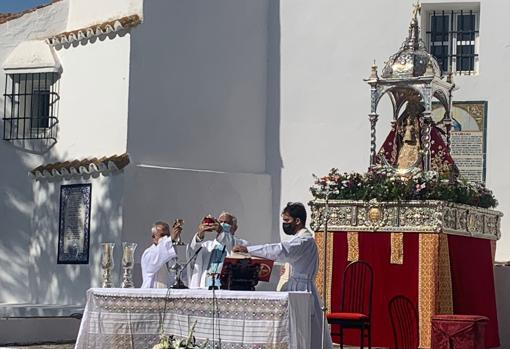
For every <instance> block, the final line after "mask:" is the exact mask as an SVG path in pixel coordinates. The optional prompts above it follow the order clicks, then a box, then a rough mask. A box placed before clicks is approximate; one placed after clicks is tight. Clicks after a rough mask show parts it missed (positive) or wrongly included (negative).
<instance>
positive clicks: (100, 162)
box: [30, 153, 130, 179]
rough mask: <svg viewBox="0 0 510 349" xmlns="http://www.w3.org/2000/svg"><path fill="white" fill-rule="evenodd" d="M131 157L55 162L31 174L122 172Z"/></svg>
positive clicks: (55, 175)
mask: <svg viewBox="0 0 510 349" xmlns="http://www.w3.org/2000/svg"><path fill="white" fill-rule="evenodd" d="M129 161H130V160H129V155H128V154H127V153H124V154H122V155H113V156H108V157H106V156H103V157H102V158H100V159H98V158H90V159H82V160H78V159H74V160H70V161H61V162H54V163H51V164H45V165H41V166H38V167H36V168H34V169H33V170H32V171H30V173H31V174H32V176H33V177H35V178H38V179H40V178H50V177H63V176H72V175H87V174H94V173H96V174H99V173H103V174H105V173H109V172H115V171H120V170H122V169H123V168H124V167H126V166H127V165H128V164H129Z"/></svg>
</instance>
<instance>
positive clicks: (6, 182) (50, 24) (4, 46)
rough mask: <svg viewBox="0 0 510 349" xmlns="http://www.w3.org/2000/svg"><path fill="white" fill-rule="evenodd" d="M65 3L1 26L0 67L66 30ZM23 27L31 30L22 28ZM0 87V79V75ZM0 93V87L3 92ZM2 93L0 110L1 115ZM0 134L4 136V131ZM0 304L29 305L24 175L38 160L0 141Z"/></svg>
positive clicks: (28, 198)
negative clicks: (23, 45)
mask: <svg viewBox="0 0 510 349" xmlns="http://www.w3.org/2000/svg"><path fill="white" fill-rule="evenodd" d="M67 12H68V3H67V2H65V1H63V2H59V3H55V4H53V5H52V6H48V7H45V8H42V9H40V10H38V11H36V12H33V13H29V14H26V15H24V16H23V17H20V18H18V19H15V20H11V21H9V22H7V23H4V24H1V25H0V33H1V35H0V65H1V64H2V63H3V62H4V61H5V59H6V58H7V57H8V56H9V54H10V53H11V52H12V50H13V49H14V48H15V47H16V46H17V45H18V44H19V43H20V42H22V41H25V40H31V39H40V38H44V37H46V36H49V35H53V34H57V33H59V32H62V31H64V30H65V28H66V23H67ZM27 23H30V25H28V26H27ZM0 81H1V82H2V86H4V82H5V74H4V71H3V69H0ZM2 88H3V87H2ZM4 102H5V101H4V97H3V92H2V93H1V94H0V110H1V111H2V113H3V109H4ZM3 124H4V123H3V122H2V125H1V126H0V132H2V134H3V127H4V125H3ZM0 159H1V162H2V166H1V171H0V222H1V223H0V237H1V238H0V265H1V266H2V268H1V269H0V303H2V302H28V301H29V289H28V278H29V276H28V274H29V272H28V267H27V266H28V264H29V255H28V249H29V246H30V243H31V241H32V239H33V231H32V228H31V220H32V213H33V208H34V195H33V191H32V179H30V178H29V176H28V171H29V169H32V168H34V167H35V166H38V165H39V164H40V163H41V162H42V157H41V156H38V155H37V154H33V153H31V152H27V151H25V150H23V149H22V148H19V147H15V146H13V144H12V143H10V142H6V141H0Z"/></svg>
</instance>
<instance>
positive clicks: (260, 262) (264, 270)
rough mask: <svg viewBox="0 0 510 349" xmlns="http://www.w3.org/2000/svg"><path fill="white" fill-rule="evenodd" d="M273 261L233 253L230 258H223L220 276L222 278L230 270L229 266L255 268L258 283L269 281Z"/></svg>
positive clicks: (247, 254)
mask: <svg viewBox="0 0 510 349" xmlns="http://www.w3.org/2000/svg"><path fill="white" fill-rule="evenodd" d="M273 264H274V261H273V260H271V259H266V258H261V257H255V256H251V255H250V254H249V253H239V252H233V253H232V254H231V255H230V256H228V257H225V260H224V261H223V268H222V269H221V276H222V277H224V276H225V274H226V273H228V271H229V270H230V269H231V266H233V265H235V266H238V267H239V266H240V265H246V266H257V267H258V269H259V272H258V281H266V282H268V281H269V278H270V276H271V272H272V271H273Z"/></svg>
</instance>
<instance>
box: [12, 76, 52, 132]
mask: <svg viewBox="0 0 510 349" xmlns="http://www.w3.org/2000/svg"><path fill="white" fill-rule="evenodd" d="M58 89H59V74H58V73H54V72H47V73H28V74H7V75H6V78H5V93H4V116H3V120H4V130H3V139H4V140H24V139H53V140H56V131H57V124H58V119H57V112H58V100H59V95H58Z"/></svg>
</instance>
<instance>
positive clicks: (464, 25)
mask: <svg viewBox="0 0 510 349" xmlns="http://www.w3.org/2000/svg"><path fill="white" fill-rule="evenodd" d="M479 21H480V15H479V11H474V10H458V11H453V10H450V11H445V10H443V11H429V12H428V21H427V29H428V30H427V31H426V34H427V43H428V46H429V52H430V53H431V54H432V55H433V56H434V57H436V59H437V61H438V63H439V66H440V67H441V69H442V70H443V73H450V72H451V73H454V74H457V75H460V74H466V75H470V74H475V73H477V72H478V46H479V45H478V34H479Z"/></svg>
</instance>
